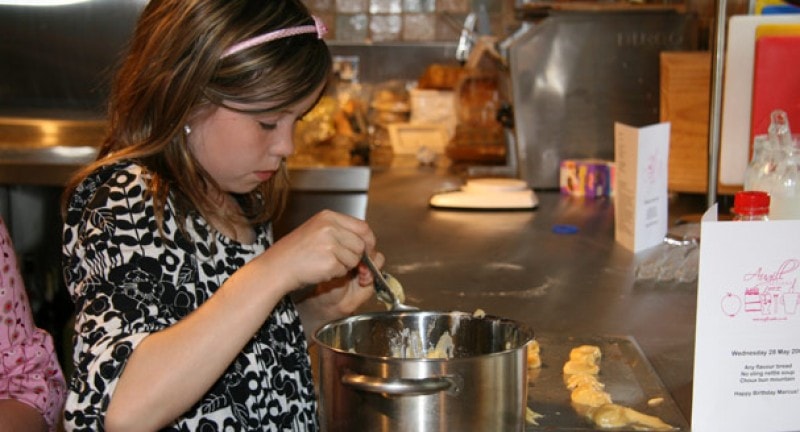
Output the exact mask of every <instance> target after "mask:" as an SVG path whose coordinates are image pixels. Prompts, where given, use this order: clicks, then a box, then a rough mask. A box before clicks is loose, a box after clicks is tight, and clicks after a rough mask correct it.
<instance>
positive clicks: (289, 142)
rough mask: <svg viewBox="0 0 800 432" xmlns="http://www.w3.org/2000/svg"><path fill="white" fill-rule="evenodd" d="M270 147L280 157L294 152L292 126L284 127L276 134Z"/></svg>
mask: <svg viewBox="0 0 800 432" xmlns="http://www.w3.org/2000/svg"><path fill="white" fill-rule="evenodd" d="M271 149H272V153H273V154H274V155H276V156H281V157H288V156H290V155H291V154H292V153H294V127H287V128H284V131H283V132H282V133H280V134H278V135H277V136H276V140H275V141H274V142H273V143H272V146H271Z"/></svg>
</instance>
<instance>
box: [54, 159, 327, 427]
mask: <svg viewBox="0 0 800 432" xmlns="http://www.w3.org/2000/svg"><path fill="white" fill-rule="evenodd" d="M146 176H147V173H146V171H144V170H143V168H142V167H140V166H138V165H136V164H132V163H127V164H126V163H120V164H117V165H113V166H109V167H105V168H103V169H101V170H99V171H98V172H96V173H95V174H94V175H92V176H90V177H89V178H87V179H86V180H85V181H84V182H83V183H82V184H81V185H80V186H79V187H78V188H77V189H76V191H75V192H74V194H73V196H72V197H71V201H70V204H69V206H68V210H67V214H66V219H65V228H64V250H63V252H64V255H63V260H64V277H65V280H66V282H67V287H68V288H69V290H70V293H71V295H72V298H73V300H74V302H75V304H76V310H77V316H76V322H75V330H76V337H75V347H74V354H73V362H74V364H75V373H74V374H73V377H72V378H71V380H70V382H69V393H68V396H67V402H66V408H65V426H66V428H67V430H80V431H96V430H103V421H104V417H105V412H106V409H107V407H108V403H109V401H110V399H111V396H112V394H113V391H114V387H115V386H116V384H117V381H118V379H119V377H120V375H121V374H122V371H123V369H124V367H125V364H126V362H127V360H128V358H129V357H130V355H131V353H132V352H133V350H134V349H135V348H136V347H137V345H138V344H139V343H140V342H141V341H142V340H143V339H144V338H145V337H147V336H148V335H149V334H151V333H153V332H157V331H159V330H162V329H165V328H167V327H169V326H171V325H173V324H175V323H177V322H178V321H180V320H181V319H182V318H184V317H185V316H187V315H188V314H189V313H191V312H192V311H193V310H195V309H197V308H198V307H199V306H200V305H202V303H203V302H205V300H207V299H208V298H209V297H210V296H212V295H213V294H214V292H216V290H217V289H218V288H219V287H220V286H221V285H222V284H223V283H224V282H225V280H227V278H228V277H230V275H232V274H233V273H234V272H235V271H236V270H237V269H239V268H240V267H242V266H243V265H244V264H246V263H247V262H248V261H250V260H251V259H253V258H254V257H256V256H258V255H259V254H260V253H262V252H263V251H264V250H265V249H266V248H267V247H268V246H269V241H270V234H269V230H268V229H267V228H266V227H259V229H258V230H257V233H258V241H257V242H256V243H255V244H252V245H244V244H240V243H237V242H235V241H232V240H230V239H227V238H225V237H223V236H221V235H220V234H218V233H216V232H213V231H211V230H210V229H209V228H208V225H207V224H206V223H205V221H203V220H202V219H200V218H197V217H194V218H189V219H187V221H186V231H185V232H186V234H183V232H182V231H181V230H179V229H178V228H177V224H176V221H175V214H174V212H173V211H172V210H171V208H170V207H169V204H168V208H167V209H165V214H164V226H163V230H159V229H158V227H157V226H156V222H155V218H154V212H153V202H152V200H150V199H149V198H148V194H147V192H146ZM314 395H315V393H314V388H313V381H312V379H311V369H310V361H309V358H308V351H307V343H306V340H305V337H304V335H303V329H302V326H301V324H300V321H299V316H298V314H297V311H296V309H295V307H294V304H293V303H292V302H291V301H290V300H289V299H288V298H286V299H284V300H283V301H281V302H280V303H279V304H278V305H277V306H276V308H275V310H273V312H272V314H271V315H270V316H269V317H268V319H267V320H266V321H265V322H264V324H263V326H262V328H261V330H260V331H259V332H258V333H257V334H256V335H255V336H254V337H253V339H252V341H251V342H250V343H248V344H247V345H246V346H245V347H244V348H243V351H242V353H241V354H240V355H239V356H238V357H237V358H236V359H235V360H234V362H233V363H232V364H231V365H230V366H229V368H228V370H227V371H226V372H225V373H224V374H223V376H221V377H220V378H219V380H218V381H217V383H216V384H215V385H214V386H213V387H212V388H211V390H210V391H209V393H208V394H207V395H206V396H205V397H204V398H203V399H202V400H200V401H198V402H197V404H196V405H195V406H194V407H193V408H192V409H190V410H189V411H188V412H186V413H184V415H182V416H181V417H180V418H178V419H176V421H175V423H174V424H173V425H171V426H169V427H167V428H165V429H164V430H169V431H194V430H207V431H217V430H219V431H222V430H264V431H273V430H274V431H284V430H292V431H309V430H310V431H314V430H317V425H318V421H317V418H316V401H315V397H314Z"/></svg>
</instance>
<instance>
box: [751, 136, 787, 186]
mask: <svg viewBox="0 0 800 432" xmlns="http://www.w3.org/2000/svg"><path fill="white" fill-rule="evenodd" d="M777 150H779V149H778V147H777V146H775V145H773V144H772V141H771V140H770V139H769V135H757V136H756V137H755V138H754V139H753V158H752V159H751V160H750V163H749V164H748V165H747V169H746V170H745V171H744V185H743V186H744V190H759V191H764V192H770V190H769V188H770V187H771V186H772V185H771V181H770V180H771V179H772V176H773V174H774V173H775V166H776V162H777V159H778V155H780V154H781V153H780V152H778V151H777Z"/></svg>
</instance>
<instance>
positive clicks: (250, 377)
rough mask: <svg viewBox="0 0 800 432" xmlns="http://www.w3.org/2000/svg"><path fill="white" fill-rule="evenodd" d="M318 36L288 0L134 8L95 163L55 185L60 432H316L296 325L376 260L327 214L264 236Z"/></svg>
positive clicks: (364, 294)
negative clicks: (70, 333) (62, 352)
mask: <svg viewBox="0 0 800 432" xmlns="http://www.w3.org/2000/svg"><path fill="white" fill-rule="evenodd" d="M325 31H326V29H325V25H324V24H323V23H322V22H321V21H320V20H319V19H318V18H316V17H313V16H311V15H310V14H309V11H308V10H307V9H306V8H305V6H303V4H302V3H301V2H300V0H191V1H190V0H151V1H150V2H149V3H148V5H147V6H146V8H145V9H144V11H143V13H142V15H141V17H140V20H139V21H138V23H137V27H136V31H135V34H134V36H133V39H132V41H131V45H130V48H129V51H128V53H127V56H126V57H125V58H124V62H123V63H122V66H121V68H120V69H119V71H118V73H117V75H116V79H115V81H114V85H113V88H112V92H111V97H110V103H109V125H110V130H109V134H108V136H107V138H106V140H105V141H104V143H103V144H102V146H101V148H100V152H99V156H98V160H97V161H96V162H95V163H93V164H91V165H90V166H88V167H86V169H85V170H83V171H82V172H81V173H80V174H79V175H78V176H77V177H76V178H75V180H74V181H73V182H72V183H71V184H70V185H69V186H68V188H67V190H66V195H65V214H64V217H65V228H64V246H63V259H64V277H65V280H66V283H67V285H68V288H69V290H70V293H71V295H72V298H73V299H74V301H75V304H76V310H77V316H76V324H75V330H76V338H75V349H74V363H75V371H76V372H75V375H74V376H73V377H72V379H71V380H70V383H69V394H68V398H67V403H66V410H65V425H66V427H67V429H68V430H85V431H96V430H108V431H118V430H119V431H127V430H170V431H178V430H181V431H201V430H202V431H217V430H219V431H222V430H229V431H230V430H236V431H244V430H265V431H267V430H268V431H273V430H275V431H284V430H294V431H305V430H317V429H318V421H317V413H316V408H317V406H316V401H315V393H314V388H313V382H312V377H311V368H310V361H309V357H308V352H307V335H306V333H309V332H311V331H313V330H314V329H316V328H317V327H318V326H319V325H320V324H322V323H323V322H326V321H328V320H331V319H335V318H338V317H341V316H344V315H347V314H349V313H352V312H354V311H355V310H356V308H358V306H359V305H361V304H362V303H364V302H365V301H366V300H367V299H369V298H371V297H372V296H373V291H372V286H371V285H372V277H371V276H370V274H369V272H368V271H367V269H366V268H365V267H364V266H363V265H361V264H360V259H361V257H362V255H363V254H365V253H366V254H369V255H370V256H372V257H373V258H375V259H376V260H377V261H378V263H379V265H382V263H383V255H382V254H380V253H378V252H377V251H376V249H375V243H376V241H375V236H374V235H373V232H372V231H371V229H370V228H369V226H368V225H367V224H366V223H365V222H364V221H362V220H359V219H356V218H352V217H350V216H346V215H342V214H338V213H334V212H331V211H324V212H322V213H320V214H318V215H316V216H314V217H312V218H311V219H310V220H308V221H307V222H306V223H305V224H303V225H302V226H300V227H299V228H297V229H296V230H294V231H293V232H291V233H289V234H287V235H286V236H284V237H283V238H281V239H280V240H279V241H274V239H273V238H272V234H271V221H272V220H274V218H275V217H276V216H277V215H278V214H279V213H280V210H281V208H282V205H283V203H284V197H285V194H286V191H287V184H288V183H287V179H286V168H285V159H286V157H287V156H289V155H290V154H291V153H292V151H293V148H294V146H293V143H292V132H293V127H294V124H295V122H296V121H297V120H298V119H300V118H301V117H302V116H303V115H304V113H306V112H307V111H309V110H310V109H311V108H312V107H313V106H314V104H315V102H316V101H317V100H318V98H319V97H320V94H321V92H322V91H323V88H324V86H325V83H326V81H327V79H328V76H329V73H330V71H331V56H330V53H329V51H328V48H327V46H326V44H325V42H324V41H323V40H322V37H323V35H324V34H325ZM307 287H314V288H313V289H311V290H309V289H308V288H307ZM301 293H302V295H301Z"/></svg>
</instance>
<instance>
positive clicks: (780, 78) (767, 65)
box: [750, 35, 800, 142]
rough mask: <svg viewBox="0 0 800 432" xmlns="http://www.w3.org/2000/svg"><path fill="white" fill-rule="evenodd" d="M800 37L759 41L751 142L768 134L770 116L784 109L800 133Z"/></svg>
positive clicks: (793, 128)
mask: <svg viewBox="0 0 800 432" xmlns="http://www.w3.org/2000/svg"><path fill="white" fill-rule="evenodd" d="M798 76H800V35H777V36H773V35H769V36H762V37H759V38H758V39H757V40H756V50H755V61H754V64H753V106H752V118H751V127H750V141H751V142H752V139H753V137H754V136H756V135H760V134H765V133H767V129H768V127H769V124H770V114H771V113H772V112H773V111H774V110H776V109H781V110H783V111H786V114H787V115H788V117H789V126H790V127H791V128H792V130H794V131H795V132H797V131H800V128H799V127H800V79H798Z"/></svg>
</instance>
